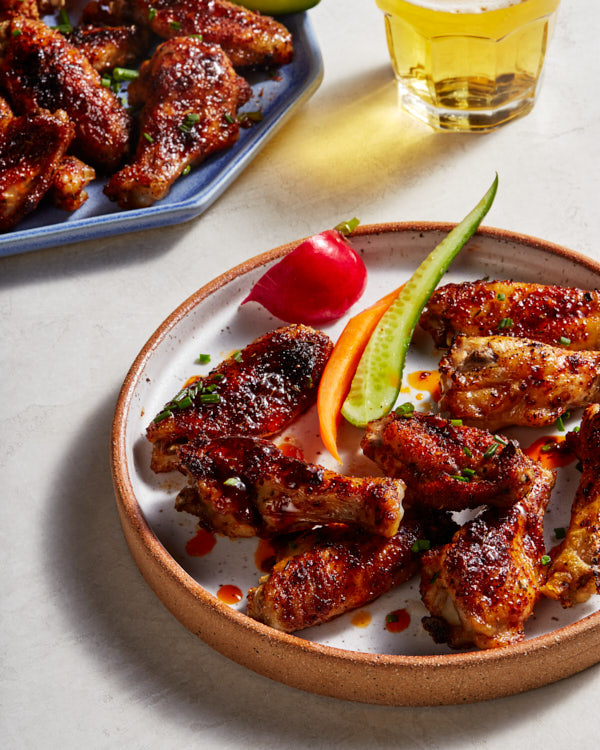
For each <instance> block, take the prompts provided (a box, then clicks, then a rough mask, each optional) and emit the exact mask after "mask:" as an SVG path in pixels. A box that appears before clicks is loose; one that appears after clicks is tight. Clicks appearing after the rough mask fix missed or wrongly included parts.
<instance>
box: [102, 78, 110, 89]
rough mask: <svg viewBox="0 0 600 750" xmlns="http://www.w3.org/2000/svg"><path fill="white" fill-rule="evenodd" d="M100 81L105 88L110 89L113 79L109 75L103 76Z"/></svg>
mask: <svg viewBox="0 0 600 750" xmlns="http://www.w3.org/2000/svg"><path fill="white" fill-rule="evenodd" d="M100 83H101V84H102V85H103V86H104V88H105V89H109V88H110V87H111V86H112V81H111V79H110V78H109V77H108V76H102V79H101V81H100Z"/></svg>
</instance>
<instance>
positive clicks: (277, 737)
mask: <svg viewBox="0 0 600 750" xmlns="http://www.w3.org/2000/svg"><path fill="white" fill-rule="evenodd" d="M310 17H311V19H312V22H313V24H314V27H315V29H316V33H317V36H318V39H319V42H320V45H321V48H322V51H323V57H324V64H325V77H324V80H323V83H322V85H321V87H320V89H319V91H318V92H317V93H316V94H315V95H314V97H313V98H312V99H311V100H310V101H309V102H308V103H307V104H306V105H305V106H304V107H303V108H302V109H301V111H299V112H298V114H297V115H296V116H295V117H294V119H293V120H291V121H290V122H289V123H288V124H287V125H286V126H285V127H284V128H283V129H282V130H281V131H280V132H279V133H278V134H277V136H276V137H275V138H274V140H273V141H272V142H271V143H270V144H269V145H268V146H267V147H266V148H265V150H264V151H263V152H261V154H260V155H259V156H258V157H257V158H256V160H255V161H254V162H253V163H252V164H251V165H250V166H249V168H248V169H247V170H246V171H245V172H244V174H243V175H242V176H241V177H239V179H238V180H237V181H236V182H235V183H234V184H233V185H232V186H231V187H230V189H229V190H228V191H227V192H226V193H225V194H224V195H223V196H222V197H221V198H220V199H219V200H218V201H217V202H216V203H215V204H214V205H213V206H212V207H211V208H210V209H209V210H208V211H207V212H206V213H205V214H204V215H203V216H202V217H200V218H199V219H197V220H193V221H191V222H189V223H186V224H183V225H180V226H175V227H170V228H166V229H160V230H155V231H149V232H142V233H137V234H132V235H122V236H118V237H113V238H109V239H105V240H101V241H93V242H85V243H80V244H75V245H70V246H66V247H59V248H54V249H48V250H42V251H39V252H32V253H25V254H21V255H16V256H13V257H9V258H6V259H4V260H0V311H1V316H2V318H1V319H2V336H1V342H0V347H1V351H2V354H1V362H2V374H1V378H0V393H1V402H2V413H1V415H0V425H1V430H2V433H1V434H2V451H1V457H0V466H1V468H2V472H1V476H2V486H3V492H2V494H3V502H2V506H1V510H0V514H1V521H0V539H1V545H0V549H1V552H0V554H1V556H2V570H3V582H2V586H1V594H0V603H1V617H2V627H1V632H2V649H1V651H2V656H1V659H0V680H1V682H0V691H1V695H0V734H1V736H2V737H3V742H2V745H3V747H6V748H39V747H49V748H61V749H62V750H67V749H68V748H76V749H77V750H79V748H82V747H90V748H112V747H122V748H131V749H132V750H133V749H134V748H165V747H177V748H179V750H185V748H197V747H207V748H208V747H217V746H218V747H220V748H222V750H229V748H249V747H252V748H271V747H275V748H293V749H296V748H298V749H300V748H313V750H315V749H316V748H337V747H339V748H342V747H343V748H345V750H349V749H351V748H360V749H361V750H362V749H363V748H365V747H368V748H392V747H393V748H402V747H413V748H414V747H417V748H444V749H445V750H448V748H461V749H462V750H466V749H467V748H484V747H485V748H488V749H489V750H495V749H496V748H498V749H500V748H502V749H504V748H507V747H513V748H516V747H527V748H529V747H531V748H533V747H539V748H544V750H553V749H554V748H563V747H565V746H566V745H568V744H569V745H570V744H572V743H573V742H576V743H577V746H578V748H581V749H582V750H585V749H586V748H592V747H596V746H597V728H596V707H597V696H598V693H599V691H600V668H599V667H594V668H591V669H588V670H587V671H585V672H583V673H581V674H579V675H576V676H574V677H572V678H569V679H567V680H564V681H562V682H560V683H557V684H554V685H550V686H548V687H545V688H541V689H538V690H535V691H533V692H530V693H526V694H522V695H518V696H513V697H509V698H505V699H502V700H495V701H491V702H488V703H481V704H475V705H468V706H455V707H452V706H450V707H443V708H384V707H377V706H368V705H361V704H351V703H344V702H341V701H336V700H334V699H329V698H323V697H319V696H314V695H310V694H305V693H303V692H300V691H297V690H295V689H292V688H289V687H285V686H282V685H279V684H277V683H275V682H271V681H270V680H268V679H266V678H263V677H261V676H258V675H256V674H254V673H252V672H249V671H247V670H246V669H244V668H242V667H240V666H238V665H237V664H234V663H232V662H230V661H228V660H227V659H225V658H224V657H222V656H220V655H219V654H217V653H216V652H214V651H212V650H211V649H210V648H208V647H207V646H206V645H205V644H204V643H203V642H202V641H201V640H199V639H197V638H195V637H194V636H192V635H191V634H190V633H188V632H187V631H186V630H185V629H184V628H183V626H182V625H180V624H179V623H178V622H177V621H176V620H175V619H174V618H173V617H172V616H171V615H170V614H169V613H168V612H167V611H166V610H165V609H164V608H163V606H162V605H161V604H160V603H159V601H158V599H156V597H155V596H154V594H153V593H152V592H151V590H150V589H149V588H148V586H147V585H146V583H145V582H144V581H143V579H142V578H141V576H140V575H139V573H138V571H137V569H136V567H135V565H134V563H133V561H132V559H131V557H130V555H129V553H128V550H127V548H126V545H125V542H124V539H123V536H122V534H121V530H120V526H119V521H118V518H117V513H116V509H115V503H114V497H113V490H112V485H111V478H110V473H109V463H108V445H109V433H110V426H111V419H112V414H113V408H114V404H115V400H116V397H117V394H118V391H119V388H120V385H121V383H122V381H123V378H124V376H125V374H126V372H127V369H128V368H129V366H130V364H131V362H132V361H133V359H134V357H135V356H136V354H137V353H138V351H139V349H140V348H141V346H142V344H143V343H144V342H145V341H146V339H147V338H148V336H149V335H150V334H151V333H152V332H153V330H154V329H155V328H156V326H157V325H158V324H159V323H160V322H161V321H162V320H163V319H164V318H165V317H166V315H167V314H168V313H170V312H171V311H172V310H173V309H174V308H175V307H176V306H177V305H178V304H179V303H180V302H181V301H183V300H184V299H185V298H186V297H187V296H189V295H190V294H191V293H192V292H193V291H194V290H195V289H197V288H198V287H200V286H201V285H202V284H204V283H205V282H206V281H208V280H209V279H211V278H212V277H214V276H216V275H217V274H219V273H220V272H222V271H224V270H225V269H226V268H228V267H230V266H232V265H234V264H236V263H238V262H240V261H241V260H243V259H245V258H248V257H251V256H253V255H255V254H257V253H259V252H262V251H264V250H267V249H269V248H271V247H275V246H277V245H279V244H281V243H284V242H287V241H289V240H293V239H295V238H297V237H301V236H305V235H308V234H311V233H314V232H316V231H319V230H321V229H323V228H326V227H329V226H331V224H332V223H333V222H334V220H339V219H340V218H346V217H350V216H352V215H357V216H359V217H360V218H361V220H362V221H363V223H371V222H378V221H395V220H428V219H430V220H446V221H454V220H457V219H458V218H460V217H461V216H462V215H463V214H464V212H465V198H464V195H463V190H462V189H463V187H464V189H465V192H466V193H468V196H469V197H468V200H467V204H470V202H471V197H472V196H473V195H476V194H478V193H480V192H481V190H482V189H484V188H485V187H486V186H487V184H489V181H490V177H491V175H492V174H493V173H494V171H496V170H497V171H498V172H499V175H500V190H499V193H498V196H497V198H496V202H495V205H494V207H493V209H492V212H491V213H490V215H489V216H488V219H487V220H486V223H487V224H490V225H493V226H498V227H503V228H507V229H512V230H516V231H518V232H522V233H526V234H531V235H535V236H539V237H542V238H544V239H547V240H551V241H553V242H556V243H559V244H564V245H566V246H568V247H571V248H572V249H575V250H577V251H579V252H581V253H585V254H587V255H590V256H593V257H595V258H596V259H598V260H600V249H599V244H598V237H599V236H600V212H599V211H598V195H599V193H600V169H599V166H600V161H599V156H600V153H599V152H600V146H599V143H600V138H599V135H600V128H599V126H600V99H599V98H598V81H597V78H596V77H595V75H594V72H595V71H596V69H597V59H598V52H597V46H598V39H597V34H596V33H595V32H596V31H597V29H598V26H599V24H600V8H599V6H598V3H596V2H595V1H594V0H577V2H568V1H567V0H565V2H563V5H562V8H561V11H560V16H559V22H558V24H557V28H556V32H555V36H554V39H553V41H552V45H551V48H550V52H549V56H548V60H547V65H546V73H545V81H544V85H543V88H542V92H541V96H540V99H539V101H538V103H537V105H536V107H535V109H534V111H533V112H532V114H530V115H529V116H528V117H527V118H525V119H522V120H520V121H518V122H515V123H513V124H511V125H509V126H507V127H506V128H504V129H503V130H500V131H499V132H497V133H494V134H489V135H484V136H473V137H470V136H466V137H464V136H459V135H440V134H435V133H433V132H430V131H429V130H428V129H427V128H426V127H425V126H422V125H420V124H419V123H416V122H414V121H413V120H412V119H410V117H409V116H408V115H405V114H403V113H402V112H400V111H399V110H398V109H397V108H396V106H395V99H396V94H395V87H394V84H393V82H392V76H391V70H390V66H389V63H388V56H387V50H386V47H385V39H384V30H383V22H382V17H381V15H380V12H379V11H378V9H377V8H376V6H375V3H374V2H372V1H371V0H368V1H367V0H344V2H340V0H338V1H337V2H334V1H333V0H323V2H322V3H321V4H320V5H319V6H318V7H317V8H315V9H313V10H312V11H310Z"/></svg>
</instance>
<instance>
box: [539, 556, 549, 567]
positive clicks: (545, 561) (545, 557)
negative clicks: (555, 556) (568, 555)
mask: <svg viewBox="0 0 600 750" xmlns="http://www.w3.org/2000/svg"><path fill="white" fill-rule="evenodd" d="M540 562H541V563H542V565H550V562H551V558H550V555H542V559H541V561H540Z"/></svg>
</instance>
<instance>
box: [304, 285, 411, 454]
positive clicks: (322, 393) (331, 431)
mask: <svg viewBox="0 0 600 750" xmlns="http://www.w3.org/2000/svg"><path fill="white" fill-rule="evenodd" d="M402 286H404V284H403V285H402ZM402 286H401V287H398V289H396V290H395V291H394V292H390V293H389V294H386V296H385V297H382V298H381V299H380V300H379V301H378V302H375V304H374V305H371V307H367V309H366V310H363V311H362V312H360V313H358V315H355V316H354V317H353V318H350V320H349V321H348V322H347V323H346V327H345V328H344V330H343V331H342V334H341V336H340V337H339V339H338V341H337V343H336V345H335V346H334V348H333V352H332V353H331V357H329V361H328V362H327V365H326V366H325V370H324V371H323V375H322V376H321V382H320V384H319V392H318V395H317V412H318V415H319V430H320V432H321V440H322V441H323V445H324V446H325V447H326V448H327V450H328V451H329V453H331V455H332V456H333V458H335V460H336V461H338V462H339V463H342V460H341V458H340V456H339V453H338V450H337V431H338V425H339V422H340V410H341V408H342V404H343V403H344V399H345V398H346V396H347V395H348V391H349V390H350V384H351V383H352V378H353V377H354V373H355V371H356V368H357V366H358V363H359V362H360V358H361V357H362V353H363V351H364V349H365V347H366V345H367V342H368V341H369V339H370V337H371V334H372V333H373V331H374V330H375V327H376V326H377V323H379V321H380V319H381V317H382V315H383V313H384V312H385V311H386V310H387V309H388V307H389V306H390V305H391V304H392V302H393V301H394V300H395V299H396V297H397V296H398V294H399V293H400V290H401V289H402Z"/></svg>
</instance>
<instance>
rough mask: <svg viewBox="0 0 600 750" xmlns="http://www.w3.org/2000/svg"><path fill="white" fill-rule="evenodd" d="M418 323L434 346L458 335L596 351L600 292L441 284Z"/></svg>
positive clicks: (512, 284)
mask: <svg viewBox="0 0 600 750" xmlns="http://www.w3.org/2000/svg"><path fill="white" fill-rule="evenodd" d="M420 322H421V326H422V327H423V328H424V329H425V330H426V331H428V332H429V333H430V334H431V335H432V336H433V339H434V341H435V343H436V345H437V346H439V347H445V346H450V344H451V343H452V339H453V338H454V336H455V335H456V334H457V333H462V334H465V335H467V336H494V335H497V334H502V335H503V336H517V337H520V338H527V339H534V340H535V341H543V342H544V343H546V344H551V345H552V346H559V347H564V348H567V349H588V350H589V349H600V292H598V291H585V290H583V289H572V288H567V287H562V286H543V285H542V284H524V283H517V282H514V281H491V282H485V281H475V282H471V281H466V282H464V283H462V284H446V285H445V286H442V287H440V288H439V289H438V290H437V291H435V292H434V293H433V295H432V296H431V299H430V300H429V302H428V303H427V307H426V308H425V310H424V312H423V314H422V316H421V321H420Z"/></svg>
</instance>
